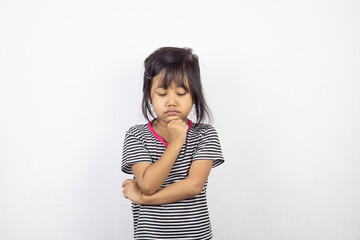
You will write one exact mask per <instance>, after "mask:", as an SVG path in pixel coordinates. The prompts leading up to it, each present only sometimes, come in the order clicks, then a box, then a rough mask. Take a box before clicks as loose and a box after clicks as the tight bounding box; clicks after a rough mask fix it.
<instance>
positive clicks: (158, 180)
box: [137, 143, 182, 195]
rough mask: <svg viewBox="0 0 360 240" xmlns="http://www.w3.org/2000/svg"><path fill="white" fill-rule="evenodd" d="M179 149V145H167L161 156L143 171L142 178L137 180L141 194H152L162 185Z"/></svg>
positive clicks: (180, 145)
mask: <svg viewBox="0 0 360 240" xmlns="http://www.w3.org/2000/svg"><path fill="white" fill-rule="evenodd" d="M181 147H182V144H181V143H174V144H169V145H168V147H167V148H166V150H165V151H164V153H163V155H162V156H161V157H160V158H159V159H158V160H157V161H156V162H155V163H153V164H151V165H149V166H148V167H147V168H146V169H145V171H144V174H143V176H140V179H137V182H138V183H139V186H140V189H141V190H142V191H143V192H145V193H146V194H149V195H151V194H154V193H155V192H156V191H157V190H158V189H159V188H160V187H161V186H162V185H163V184H164V182H165V180H166V178H167V177H168V175H169V173H170V171H171V168H172V167H173V165H174V162H175V160H176V158H177V156H178V155H179V152H180V150H181Z"/></svg>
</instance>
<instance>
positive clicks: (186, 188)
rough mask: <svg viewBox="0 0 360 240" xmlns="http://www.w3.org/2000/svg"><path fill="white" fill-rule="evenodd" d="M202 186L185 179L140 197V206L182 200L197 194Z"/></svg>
mask: <svg viewBox="0 0 360 240" xmlns="http://www.w3.org/2000/svg"><path fill="white" fill-rule="evenodd" d="M202 188H203V185H202V186H201V185H198V184H195V183H194V181H192V180H191V179H189V178H187V179H184V180H181V181H179V182H176V183H173V184H170V185H168V186H167V187H165V188H163V189H160V190H159V191H157V192H156V193H155V194H153V195H146V194H145V193H143V194H142V195H141V204H143V205H161V204H167V203H173V202H177V201H180V200H184V199H187V198H190V197H193V196H195V195H197V194H199V193H200V192H201V191H202Z"/></svg>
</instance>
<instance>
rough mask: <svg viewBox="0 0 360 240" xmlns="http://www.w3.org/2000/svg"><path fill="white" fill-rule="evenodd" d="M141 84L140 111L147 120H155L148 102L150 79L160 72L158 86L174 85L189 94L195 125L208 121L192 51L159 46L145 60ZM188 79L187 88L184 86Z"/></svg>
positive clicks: (209, 114) (196, 64) (197, 62)
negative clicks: (193, 110) (141, 98)
mask: <svg viewBox="0 0 360 240" xmlns="http://www.w3.org/2000/svg"><path fill="white" fill-rule="evenodd" d="M144 67H145V71H144V85H143V100H142V112H143V114H144V116H145V118H146V119H147V120H148V121H150V119H149V114H150V116H151V117H153V118H155V116H154V113H153V112H152V110H151V107H150V103H149V99H150V90H151V86H152V82H153V78H154V77H155V76H156V75H158V74H159V73H160V72H161V71H163V79H162V83H161V87H163V88H165V89H167V88H168V86H169V85H170V84H171V83H172V82H174V83H175V84H176V85H177V86H179V87H183V88H184V89H185V90H186V91H187V92H190V94H191V97H192V99H193V103H194V105H195V113H196V122H197V123H200V122H205V121H206V120H207V121H208V122H209V121H211V118H212V116H211V112H210V110H209V107H208V106H207V104H206V102H205V97H204V94H203V90H202V85H201V80H200V67H199V59H198V56H197V55H195V54H193V53H192V49H191V48H176V47H162V48H159V49H157V50H156V51H155V52H153V53H152V54H150V56H148V57H147V58H146V59H145V61H144ZM186 79H187V80H188V83H189V87H190V89H189V88H188V86H187V84H186Z"/></svg>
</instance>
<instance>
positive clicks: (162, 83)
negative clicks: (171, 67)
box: [151, 70, 190, 90]
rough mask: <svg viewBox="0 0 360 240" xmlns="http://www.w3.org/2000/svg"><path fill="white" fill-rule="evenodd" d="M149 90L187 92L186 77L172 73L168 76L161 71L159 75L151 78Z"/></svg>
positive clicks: (187, 83) (187, 82) (187, 81)
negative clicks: (172, 89) (168, 89)
mask: <svg viewBox="0 0 360 240" xmlns="http://www.w3.org/2000/svg"><path fill="white" fill-rule="evenodd" d="M151 88H152V89H157V88H165V89H167V88H185V89H186V90H188V89H189V88H190V86H189V80H188V78H187V76H186V75H184V74H173V73H170V74H169V73H166V72H165V71H164V70H162V71H161V72H160V73H159V74H157V75H156V76H155V77H153V79H152V86H151Z"/></svg>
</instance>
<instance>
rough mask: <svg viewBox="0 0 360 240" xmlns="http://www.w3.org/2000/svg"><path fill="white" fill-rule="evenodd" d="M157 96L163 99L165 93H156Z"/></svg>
mask: <svg viewBox="0 0 360 240" xmlns="http://www.w3.org/2000/svg"><path fill="white" fill-rule="evenodd" d="M157 95H159V96H161V97H165V96H166V93H157Z"/></svg>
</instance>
